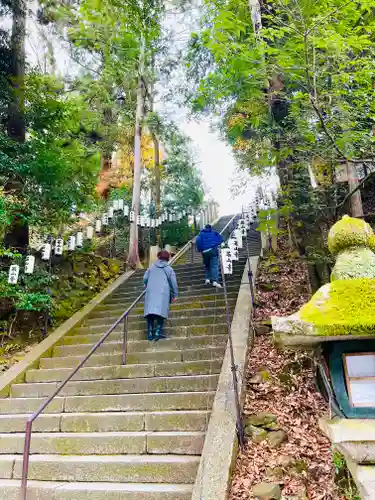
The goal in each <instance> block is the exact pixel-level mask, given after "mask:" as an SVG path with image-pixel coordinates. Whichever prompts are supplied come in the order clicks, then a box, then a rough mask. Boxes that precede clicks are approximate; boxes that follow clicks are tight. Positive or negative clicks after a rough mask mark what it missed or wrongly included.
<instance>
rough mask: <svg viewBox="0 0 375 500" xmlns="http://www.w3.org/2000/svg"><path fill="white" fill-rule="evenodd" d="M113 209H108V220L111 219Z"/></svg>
mask: <svg viewBox="0 0 375 500" xmlns="http://www.w3.org/2000/svg"><path fill="white" fill-rule="evenodd" d="M114 213H115V209H114V208H113V207H109V208H108V219H113V216H114Z"/></svg>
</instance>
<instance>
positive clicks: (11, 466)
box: [0, 455, 200, 484]
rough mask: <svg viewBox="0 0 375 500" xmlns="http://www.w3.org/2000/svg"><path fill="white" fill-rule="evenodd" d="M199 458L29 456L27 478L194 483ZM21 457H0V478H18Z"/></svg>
mask: <svg viewBox="0 0 375 500" xmlns="http://www.w3.org/2000/svg"><path fill="white" fill-rule="evenodd" d="M199 460H200V457H199V456H178V455H176V456H175V455H146V456H145V455H120V456H118V455H102V456H98V455H91V456H80V455H79V456H78V455H71V456H59V455H31V457H30V464H29V479H31V480H43V481H77V482H87V481H98V482H116V483H121V482H134V483H140V482H141V483H177V484H179V483H181V484H189V483H193V482H194V480H195V476H196V474H197V470H198V465H199ZM21 475H22V456H16V455H2V456H0V477H1V478H2V479H12V478H14V479H20V478H21Z"/></svg>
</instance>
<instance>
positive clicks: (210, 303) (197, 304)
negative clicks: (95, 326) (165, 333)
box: [90, 296, 236, 318]
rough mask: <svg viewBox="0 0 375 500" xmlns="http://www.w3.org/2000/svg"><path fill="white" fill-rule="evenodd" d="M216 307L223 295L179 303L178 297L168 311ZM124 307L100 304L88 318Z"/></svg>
mask: <svg viewBox="0 0 375 500" xmlns="http://www.w3.org/2000/svg"><path fill="white" fill-rule="evenodd" d="M228 305H229V306H230V307H234V306H235V305H236V299H235V298H231V299H229V300H228ZM216 307H225V300H224V297H222V296H220V298H218V299H217V300H215V299H213V298H212V297H211V296H209V298H208V300H199V298H195V299H194V300H189V301H188V302H187V301H186V300H185V301H184V302H183V303H181V301H180V299H178V302H176V303H175V304H172V306H171V309H170V312H171V313H176V312H179V313H183V312H184V310H185V309H187V310H191V309H194V310H197V309H213V308H216ZM143 308H144V304H143V303H142V304H139V305H138V306H137V307H136V308H135V309H134V312H135V313H136V314H142V313H143ZM125 309H126V307H125V306H121V307H120V305H117V306H116V305H115V306H112V305H111V306H105V305H102V306H100V307H97V308H95V310H94V312H93V314H91V315H90V318H94V317H95V318H97V317H100V316H106V315H108V314H110V315H114V316H117V317H118V316H120V315H121V314H122V313H123V312H124V310H125Z"/></svg>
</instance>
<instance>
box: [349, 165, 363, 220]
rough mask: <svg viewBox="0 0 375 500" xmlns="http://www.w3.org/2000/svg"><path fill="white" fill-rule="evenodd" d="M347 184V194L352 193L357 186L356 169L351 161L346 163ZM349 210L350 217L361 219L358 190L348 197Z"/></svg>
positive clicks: (360, 200)
mask: <svg viewBox="0 0 375 500" xmlns="http://www.w3.org/2000/svg"><path fill="white" fill-rule="evenodd" d="M346 168H347V174H348V183H349V193H350V192H352V191H353V190H354V189H355V188H356V187H357V186H358V178H357V169H356V166H355V164H354V163H352V162H351V161H349V162H347V163H346ZM350 208H351V215H352V217H362V216H363V207H362V197H361V191H360V189H358V190H357V191H356V192H355V193H354V194H353V195H352V196H351V197H350Z"/></svg>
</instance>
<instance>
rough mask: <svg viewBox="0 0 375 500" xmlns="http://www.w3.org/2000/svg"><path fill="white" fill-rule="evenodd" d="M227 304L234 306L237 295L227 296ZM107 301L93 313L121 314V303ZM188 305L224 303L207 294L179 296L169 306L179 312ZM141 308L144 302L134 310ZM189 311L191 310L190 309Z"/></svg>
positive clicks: (122, 304)
mask: <svg viewBox="0 0 375 500" xmlns="http://www.w3.org/2000/svg"><path fill="white" fill-rule="evenodd" d="M136 298H137V296H136V295H134V299H136ZM228 298H229V303H230V304H231V305H233V304H234V305H235V304H236V300H237V294H236V293H232V294H231V295H229V297H228ZM108 300H110V299H107V301H105V302H102V304H100V305H99V306H98V307H96V308H95V311H113V310H116V312H118V311H120V312H122V311H123V310H124V302H123V301H118V302H116V301H111V302H108ZM188 304H194V308H197V309H198V308H200V307H202V308H204V307H206V306H208V307H214V306H215V305H216V306H217V305H221V304H225V301H224V296H222V295H220V296H219V297H215V294H209V293H207V295H190V296H187V297H185V296H181V297H178V301H177V302H176V303H175V304H172V305H171V310H175V311H177V310H181V309H184V308H185V306H186V305H188ZM143 307H144V301H143V300H142V301H140V302H139V304H138V305H137V306H136V308H135V310H136V311H141V312H142V311H143ZM190 309H191V308H190Z"/></svg>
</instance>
